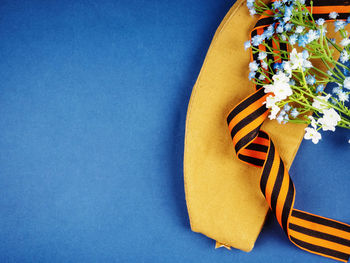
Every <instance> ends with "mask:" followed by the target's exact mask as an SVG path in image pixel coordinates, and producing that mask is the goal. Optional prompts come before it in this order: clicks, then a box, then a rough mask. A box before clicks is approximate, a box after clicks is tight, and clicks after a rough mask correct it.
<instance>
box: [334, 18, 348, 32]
mask: <svg viewBox="0 0 350 263" xmlns="http://www.w3.org/2000/svg"><path fill="white" fill-rule="evenodd" d="M345 25H346V24H345V22H344V21H342V20H337V21H335V22H334V31H335V32H337V31H339V30H341V29H344V26H345Z"/></svg>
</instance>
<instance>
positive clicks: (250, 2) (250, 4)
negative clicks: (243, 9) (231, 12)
mask: <svg viewBox="0 0 350 263" xmlns="http://www.w3.org/2000/svg"><path fill="white" fill-rule="evenodd" d="M254 2H255V0H247V7H248V8H252V7H253V6H254Z"/></svg>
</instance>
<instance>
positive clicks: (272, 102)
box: [263, 95, 278, 109]
mask: <svg viewBox="0 0 350 263" xmlns="http://www.w3.org/2000/svg"><path fill="white" fill-rule="evenodd" d="M276 102H278V100H277V98H276V97H275V96H272V95H269V96H267V98H266V100H265V101H264V102H263V104H266V108H268V109H270V108H272V107H274V106H276Z"/></svg>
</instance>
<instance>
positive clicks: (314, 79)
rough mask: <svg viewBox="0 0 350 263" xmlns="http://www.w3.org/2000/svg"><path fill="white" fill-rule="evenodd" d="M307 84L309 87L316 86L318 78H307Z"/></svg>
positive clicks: (310, 76) (309, 76)
mask: <svg viewBox="0 0 350 263" xmlns="http://www.w3.org/2000/svg"><path fill="white" fill-rule="evenodd" d="M306 83H307V84H309V85H314V84H315V83H316V78H315V76H313V75H308V76H306Z"/></svg>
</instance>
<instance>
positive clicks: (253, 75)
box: [248, 71, 256, 80]
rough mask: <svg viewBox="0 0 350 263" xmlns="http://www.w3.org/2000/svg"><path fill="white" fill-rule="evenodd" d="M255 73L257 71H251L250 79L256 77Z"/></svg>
mask: <svg viewBox="0 0 350 263" xmlns="http://www.w3.org/2000/svg"><path fill="white" fill-rule="evenodd" d="M255 74H256V72H255V71H252V72H250V73H249V76H248V78H249V80H252V79H253V78H255Z"/></svg>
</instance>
